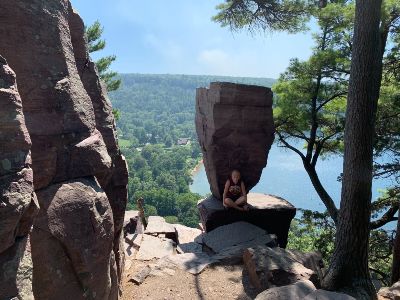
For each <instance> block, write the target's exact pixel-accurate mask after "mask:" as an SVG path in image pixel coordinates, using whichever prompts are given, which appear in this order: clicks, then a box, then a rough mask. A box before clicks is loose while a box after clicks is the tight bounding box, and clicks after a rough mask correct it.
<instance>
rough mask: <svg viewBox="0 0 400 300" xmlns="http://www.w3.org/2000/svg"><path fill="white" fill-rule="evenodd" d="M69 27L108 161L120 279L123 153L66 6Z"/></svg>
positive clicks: (78, 22) (76, 20)
mask: <svg viewBox="0 0 400 300" xmlns="http://www.w3.org/2000/svg"><path fill="white" fill-rule="evenodd" d="M68 22H69V28H70V31H71V41H72V45H73V51H74V56H75V61H76V65H77V69H78V72H79V76H80V78H81V80H82V83H83V86H84V88H85V90H86V92H87V94H88V95H89V97H90V99H91V101H92V105H93V109H94V114H95V122H96V128H97V130H98V131H99V132H100V133H101V136H102V138H103V139H104V142H105V145H106V147H107V150H108V154H109V155H110V157H111V160H112V168H111V169H110V170H109V171H110V177H108V178H107V180H101V181H100V184H101V186H102V187H103V188H104V190H105V192H106V194H107V197H108V199H109V201H110V203H111V208H112V210H113V215H114V233H115V234H114V236H115V240H114V253H115V255H116V261H117V267H118V276H119V279H121V274H122V270H123V267H122V264H123V257H122V254H123V253H124V251H123V241H122V240H123V236H122V228H123V222H124V214H125V208H126V202H127V197H128V195H127V184H128V168H127V164H126V161H125V158H124V157H123V155H121V153H120V151H119V148H118V143H117V135H116V126H115V121H114V116H113V113H112V106H111V102H110V100H109V99H108V97H107V92H106V89H105V87H104V85H103V84H102V82H101V81H100V79H99V76H98V74H97V70H96V66H95V64H94V63H93V62H92V61H91V60H90V58H89V53H88V49H87V44H86V40H85V38H84V24H83V21H82V19H81V18H80V16H79V15H78V14H77V13H76V12H75V11H73V9H72V8H71V6H70V7H69V19H68Z"/></svg>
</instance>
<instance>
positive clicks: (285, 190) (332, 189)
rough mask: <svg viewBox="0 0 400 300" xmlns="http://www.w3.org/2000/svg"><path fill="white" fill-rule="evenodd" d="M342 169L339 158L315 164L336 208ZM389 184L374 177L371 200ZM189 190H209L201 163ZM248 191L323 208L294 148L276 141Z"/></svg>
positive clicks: (306, 205) (314, 207)
mask: <svg viewBox="0 0 400 300" xmlns="http://www.w3.org/2000/svg"><path fill="white" fill-rule="evenodd" d="M342 170H343V159H342V157H338V156H336V157H333V158H329V159H325V160H321V159H319V161H318V163H317V173H318V175H319V178H320V180H321V182H322V184H323V186H324V187H325V189H326V190H327V192H328V193H329V195H330V196H331V197H332V199H333V200H334V201H335V203H336V205H337V207H339V203H340V193H341V183H340V182H338V181H337V178H338V176H339V175H340V173H341V172H342ZM390 185H393V182H392V181H391V180H390V179H379V180H374V182H373V186H372V196H373V199H375V198H377V197H378V196H379V195H380V191H382V190H383V189H385V187H388V186H390ZM190 190H191V191H192V192H194V193H198V194H200V195H202V196H204V195H206V194H208V193H210V186H209V184H208V181H207V175H206V172H205V169H204V166H203V165H202V166H201V168H200V169H199V171H198V172H197V173H196V174H195V175H194V176H193V184H192V185H191V186H190ZM251 192H257V193H265V194H273V195H277V196H280V197H282V198H284V199H286V200H288V201H289V202H291V203H292V204H293V205H294V206H296V207H297V208H303V209H310V210H314V211H321V212H322V211H325V206H324V204H323V203H322V202H321V200H320V199H319V197H318V195H317V193H316V192H315V190H314V187H313V186H312V184H311V181H310V179H309V177H308V174H307V173H306V171H305V170H304V167H303V164H302V162H301V159H300V157H299V156H298V155H297V154H296V153H294V152H293V151H291V150H286V149H284V148H281V147H278V146H277V145H276V144H274V145H273V146H272V148H271V150H270V152H269V156H268V164H267V166H266V167H265V168H264V170H263V172H262V175H261V178H260V181H259V182H258V184H257V185H256V186H255V187H254V188H253V189H252V190H251Z"/></svg>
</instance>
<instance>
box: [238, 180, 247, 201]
mask: <svg viewBox="0 0 400 300" xmlns="http://www.w3.org/2000/svg"><path fill="white" fill-rule="evenodd" d="M240 186H241V189H242V196H245V197H246V201H247V193H246V187H245V186H244V183H243V181H242V184H241V185H240Z"/></svg>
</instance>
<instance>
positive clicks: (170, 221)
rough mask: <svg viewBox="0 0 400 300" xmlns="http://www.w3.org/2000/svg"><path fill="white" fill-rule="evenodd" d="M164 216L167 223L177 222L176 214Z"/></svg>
mask: <svg viewBox="0 0 400 300" xmlns="http://www.w3.org/2000/svg"><path fill="white" fill-rule="evenodd" d="M164 218H165V221H166V222H167V223H171V224H178V223H179V219H178V217H177V216H165V217H164Z"/></svg>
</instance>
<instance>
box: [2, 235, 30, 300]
mask: <svg viewBox="0 0 400 300" xmlns="http://www.w3.org/2000/svg"><path fill="white" fill-rule="evenodd" d="M32 269H33V266H32V258H31V246H30V240H29V236H25V237H21V238H19V239H17V240H16V241H15V242H14V244H13V245H12V246H11V247H9V248H8V249H7V250H6V251H3V252H2V253H1V254H0V270H1V272H0V299H23V300H34V299H35V298H34V296H33V291H32Z"/></svg>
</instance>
